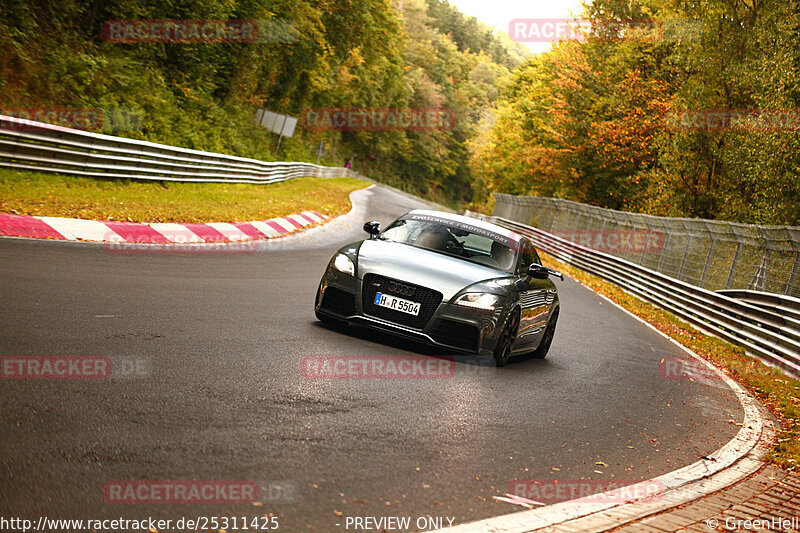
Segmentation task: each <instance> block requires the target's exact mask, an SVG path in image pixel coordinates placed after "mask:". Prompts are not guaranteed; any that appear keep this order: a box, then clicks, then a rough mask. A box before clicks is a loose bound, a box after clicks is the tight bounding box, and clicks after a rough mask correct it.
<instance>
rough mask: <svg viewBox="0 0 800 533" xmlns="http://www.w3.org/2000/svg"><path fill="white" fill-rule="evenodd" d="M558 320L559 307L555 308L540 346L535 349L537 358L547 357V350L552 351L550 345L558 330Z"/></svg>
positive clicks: (534, 352) (534, 355)
mask: <svg viewBox="0 0 800 533" xmlns="http://www.w3.org/2000/svg"><path fill="white" fill-rule="evenodd" d="M556 322H558V309H556V310H555V312H554V313H553V316H551V317H550V321H549V322H548V323H547V329H545V330H544V336H543V337H542V341H541V342H540V343H539V347H538V348H536V349H535V350H534V351H533V357H534V358H536V359H544V358H545V357H547V352H549V351H550V345H551V344H552V343H553V335H554V334H555V332H556Z"/></svg>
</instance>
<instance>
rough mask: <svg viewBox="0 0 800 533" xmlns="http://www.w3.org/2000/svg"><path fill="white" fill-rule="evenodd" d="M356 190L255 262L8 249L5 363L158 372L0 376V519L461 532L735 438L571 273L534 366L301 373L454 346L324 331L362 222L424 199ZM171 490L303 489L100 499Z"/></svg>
mask: <svg viewBox="0 0 800 533" xmlns="http://www.w3.org/2000/svg"><path fill="white" fill-rule="evenodd" d="M359 197H360V198H362V199H363V202H364V203H363V205H361V206H360V208H359V209H360V210H358V211H357V212H356V213H354V215H353V216H351V217H350V218H349V219H347V218H346V219H343V220H341V221H334V222H332V223H331V224H332V225H331V226H329V227H327V228H326V227H322V228H319V229H317V230H311V231H310V232H308V233H307V234H306V235H300V236H298V237H291V238H288V239H287V240H285V241H282V242H279V243H277V242H276V243H269V244H265V245H263V246H261V247H260V249H259V250H258V252H254V253H232V254H224V253H213V254H199V253H191V254H164V253H160V254H147V253H130V254H122V253H110V252H109V251H108V250H107V249H106V248H105V247H103V246H102V245H92V244H70V243H63V242H46V241H33V240H27V239H3V240H0V287H1V288H0V293H2V304H1V305H2V313H1V314H0V355H4V356H16V355H107V356H110V357H128V358H138V360H142V361H146V362H147V363H148V365H149V367H148V372H147V375H145V376H141V377H138V378H131V379H125V380H77V381H76V380H71V381H67V380H9V379H3V380H0V398H2V409H0V424H2V428H3V430H2V432H0V451H1V452H2V453H0V461H2V465H1V466H0V468H2V475H1V476H0V478H2V479H0V515H2V516H24V517H33V518H35V517H38V516H40V515H46V516H48V517H51V518H55V517H58V518H84V519H86V518H103V517H118V516H124V517H131V518H142V517H146V516H155V517H162V518H169V517H181V516H189V515H191V516H199V515H211V514H213V515H217V516H222V515H226V514H227V515H229V516H233V515H240V516H241V515H246V516H260V515H263V514H265V513H270V512H272V513H275V514H276V515H277V516H278V517H279V519H280V524H281V528H280V531H315V532H316V531H319V532H329V531H339V530H341V531H345V529H344V518H345V517H347V516H366V515H371V516H387V515H395V516H397V515H408V516H412V517H417V516H423V515H431V516H434V517H444V516H448V517H455V522H456V523H463V522H468V521H471V520H475V519H480V518H486V517H489V516H493V515H499V514H505V513H509V512H513V511H517V510H521V508H520V507H517V506H513V505H511V504H508V503H504V502H498V501H495V500H493V498H492V496H501V495H503V494H504V493H505V492H507V491H508V487H509V482H510V481H511V480H514V479H562V480H575V479H586V478H593V479H615V480H620V481H629V482H632V481H633V480H638V479H646V478H650V477H654V476H657V475H660V474H663V473H665V472H668V471H671V470H675V469H677V468H679V467H681V466H684V465H687V464H690V463H693V462H695V461H696V460H697V459H698V458H700V457H701V456H703V455H706V454H708V453H710V452H712V451H714V450H716V449H718V448H719V447H721V446H722V445H723V444H725V443H726V442H727V441H728V440H730V439H731V438H732V437H733V436H734V435H735V434H736V432H737V431H738V429H739V427H738V426H737V425H735V423H732V422H731V420H733V421H737V422H741V420H742V410H741V407H740V405H739V403H738V401H737V400H736V397H735V396H734V394H733V393H732V392H731V391H730V390H729V389H727V387H726V386H724V385H722V384H721V383H719V384H715V383H704V382H693V381H689V380H674V379H665V378H664V377H662V375H661V373H660V371H659V361H660V360H661V358H664V357H671V356H678V355H681V352H680V350H679V349H678V348H677V347H676V346H675V345H674V344H672V343H671V342H669V341H667V340H666V339H664V338H663V337H662V336H660V335H659V334H657V333H656V332H654V331H653V330H652V329H650V328H648V327H647V326H645V325H643V324H641V323H639V322H638V321H636V320H634V319H633V318H631V317H630V316H628V315H627V314H626V313H624V312H622V311H620V310H619V309H617V308H616V307H614V306H613V305H611V304H609V303H608V302H607V301H605V300H604V299H602V298H600V297H598V296H597V295H595V294H594V293H593V292H591V291H590V290H588V289H586V288H585V287H583V286H581V285H579V284H577V283H576V282H574V281H573V280H570V279H567V280H566V281H564V282H557V285H558V287H559V291H560V298H561V302H562V312H561V317H560V321H559V329H558V331H557V332H556V336H555V340H554V341H553V347H552V349H551V352H550V355H549V356H548V358H547V359H545V360H525V361H518V362H515V363H513V364H509V365H508V366H507V367H505V368H500V369H498V368H494V367H493V366H488V362H487V363H486V364H480V362H479V361H476V360H474V359H472V358H460V359H459V362H458V364H457V367H456V374H455V376H454V377H452V378H449V379H428V380H422V379H362V380H347V379H344V380H320V379H309V378H307V377H304V376H303V375H302V374H301V371H300V362H301V360H302V358H303V357H305V356H315V355H402V354H419V355H423V356H426V355H431V356H441V355H446V354H445V353H444V352H440V351H437V350H433V349H430V348H425V347H421V346H418V345H416V344H413V343H411V342H408V341H405V340H398V339H395V338H392V337H387V336H385V335H383V334H380V333H373V332H369V331H365V330H359V329H354V328H349V329H347V330H344V331H341V330H336V329H330V328H328V327H325V326H323V325H321V324H320V323H319V322H317V321H316V319H315V317H314V313H313V299H314V293H315V290H316V287H317V284H318V282H319V279H320V276H321V275H322V273H323V270H324V268H325V265H326V263H327V261H328V259H329V258H330V256H331V254H332V253H333V251H334V250H335V249H336V248H338V247H339V246H341V245H342V244H345V243H347V242H351V241H355V240H359V239H362V238H364V236H365V234H364V233H363V232H362V231H361V228H360V226H361V223H363V221H364V220H371V219H377V220H380V221H381V222H382V223H383V224H386V223H388V222H389V221H391V220H392V219H393V218H394V217H395V216H397V215H399V214H401V213H403V212H405V211H407V210H409V209H412V208H414V207H418V206H419V205H418V204H417V203H416V202H415V201H414V200H412V199H410V198H408V197H406V196H402V195H399V194H397V193H395V192H393V191H390V190H388V189H384V188H380V187H376V188H372V189H370V190H368V191H365V192H363V193H360V196H359ZM597 462H602V463H605V466H604V465H597V464H596V463H597ZM597 471H599V472H602V473H597ZM175 479H196V480H254V481H258V482H262V481H281V482H285V483H288V484H291V485H292V486H294V487H296V489H297V493H296V496H297V498H296V501H295V502H294V503H267V504H265V505H264V506H261V507H254V506H251V505H229V506H220V505H144V504H143V505H119V504H108V503H105V501H104V493H103V489H104V485H105V484H106V482H108V481H113V480H175ZM337 523H338V524H341V526H336V524H337Z"/></svg>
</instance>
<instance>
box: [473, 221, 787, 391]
mask: <svg viewBox="0 0 800 533" xmlns="http://www.w3.org/2000/svg"><path fill="white" fill-rule="evenodd" d="M468 214H470V215H471V216H476V217H480V218H484V219H486V220H488V221H490V222H494V223H496V224H498V225H500V226H504V227H506V228H509V229H512V230H514V231H517V232H519V233H522V234H524V235H527V236H528V237H530V238H531V240H532V241H533V243H534V244H535V245H536V246H537V247H539V248H540V249H541V250H543V251H545V252H547V253H549V254H550V255H552V256H553V257H555V258H557V259H559V260H560V261H563V262H565V263H567V264H570V265H574V266H576V267H579V268H581V269H583V270H585V271H587V272H589V273H591V274H595V275H597V276H600V277H601V278H603V279H605V280H607V281H610V282H612V283H614V284H616V285H619V286H621V287H623V288H624V289H625V290H627V291H629V292H631V293H633V294H635V295H636V296H639V297H640V298H643V299H645V300H648V301H650V302H653V303H654V304H656V305H658V306H660V307H662V308H664V309H666V310H668V311H670V312H672V313H673V314H675V315H677V316H679V317H680V318H682V319H684V320H686V321H687V322H689V323H690V324H692V325H694V326H696V327H697V328H698V329H700V330H703V331H705V332H707V333H710V334H712V335H715V336H717V337H719V338H721V339H724V340H726V341H728V342H731V343H733V344H737V345H739V346H742V347H743V348H744V349H745V350H746V351H747V353H749V354H751V355H755V356H757V357H759V358H761V359H763V360H765V361H767V362H769V363H770V364H773V365H776V366H780V367H782V368H783V369H785V370H786V371H787V372H789V373H791V374H793V375H795V376H800V319H798V318H795V317H793V316H789V315H788V314H784V313H783V311H782V309H780V308H778V307H770V306H766V305H759V304H755V303H752V301H749V300H744V299H742V300H740V299H737V298H733V297H731V296H728V295H725V294H721V293H718V292H714V291H710V290H707V289H703V288H701V287H697V286H694V285H691V284H689V283H686V282H685V281H681V280H678V279H675V278H671V277H669V276H667V275H665V274H662V273H660V272H656V271H655V270H651V269H649V268H646V267H643V266H641V265H638V264H636V263H633V262H631V261H628V260H626V259H622V258H620V257H616V256H614V255H611V254H606V253H603V252H598V251H596V250H592V249H589V248H586V247H583V246H581V245H578V244H574V243H572V242H570V241H569V240H567V239H563V238H561V237H558V236H555V235H552V234H550V233H548V232H546V231H543V230H540V229H538V228H534V227H531V226H527V225H524V224H520V223H518V222H514V221H512V220H508V219H506V218H502V217H485V216H482V215H475V214H472V213H468ZM762 294H763V293H762ZM792 300H795V299H792ZM779 301H780V300H779ZM786 301H788V300H786ZM784 303H785V302H784Z"/></svg>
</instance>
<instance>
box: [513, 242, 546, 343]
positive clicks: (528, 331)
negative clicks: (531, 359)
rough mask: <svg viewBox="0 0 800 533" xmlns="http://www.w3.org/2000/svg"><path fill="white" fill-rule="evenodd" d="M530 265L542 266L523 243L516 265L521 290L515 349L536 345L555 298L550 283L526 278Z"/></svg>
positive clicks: (531, 246)
mask: <svg viewBox="0 0 800 533" xmlns="http://www.w3.org/2000/svg"><path fill="white" fill-rule="evenodd" d="M532 263H536V264H539V265H540V264H542V262H541V260H540V259H539V254H537V253H536V250H535V249H534V247H533V245H532V244H531V243H530V242H528V241H524V242H523V245H522V253H521V254H520V261H519V263H518V265H517V275H518V276H519V278H520V279H519V282H518V283H519V286H520V288H521V290H520V295H519V300H520V308H521V314H520V323H519V334H518V335H517V342H516V343H515V345H514V348H515V349H523V348H527V347H529V346H535V345H536V344H537V343H538V339H539V337H540V336H541V334H542V332H543V331H544V329H545V327H546V326H547V317H548V316H549V313H550V307H551V306H552V304H553V300H554V298H555V288H554V286H553V282H552V281H550V280H549V279H536V278H528V267H529V266H530V265H531V264H532Z"/></svg>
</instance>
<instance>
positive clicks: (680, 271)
mask: <svg viewBox="0 0 800 533" xmlns="http://www.w3.org/2000/svg"><path fill="white" fill-rule="evenodd" d="M683 228H684V229H685V230H686V248H684V249H683V258H681V266H679V267H678V275H677V276H675V277H676V278H678V279H680V280H682V279H683V270H684V268H685V267H686V260H687V259H688V258H689V249H690V248H691V247H692V234H691V233H690V232H689V228H687V227H686V224H684V225H683Z"/></svg>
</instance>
